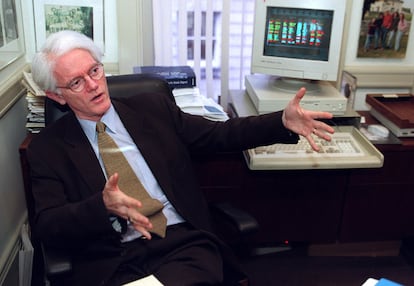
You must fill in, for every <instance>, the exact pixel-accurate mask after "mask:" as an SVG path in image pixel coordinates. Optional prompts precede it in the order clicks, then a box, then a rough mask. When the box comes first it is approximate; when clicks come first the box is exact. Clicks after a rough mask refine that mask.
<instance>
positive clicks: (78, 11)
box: [32, 0, 105, 51]
mask: <svg viewBox="0 0 414 286" xmlns="http://www.w3.org/2000/svg"><path fill="white" fill-rule="evenodd" d="M32 1H33V10H34V21H35V34H36V50H37V51H39V50H40V48H41V47H42V45H43V43H44V42H45V40H46V38H47V37H48V36H49V35H50V34H51V33H54V32H58V31H61V30H74V31H78V32H81V33H83V34H85V35H86V36H88V37H90V38H92V39H93V40H94V42H95V43H96V44H97V45H98V46H99V47H100V48H101V49H102V51H105V24H104V23H105V22H104V0H88V1H85V0H32Z"/></svg>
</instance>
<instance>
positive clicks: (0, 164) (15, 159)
mask: <svg viewBox="0 0 414 286" xmlns="http://www.w3.org/2000/svg"><path fill="white" fill-rule="evenodd" d="M26 114H27V107H26V101H25V99H24V97H21V98H20V99H19V100H18V101H17V102H16V103H15V104H14V105H13V107H12V108H11V109H9V110H8V112H7V113H6V114H5V115H4V116H3V117H2V118H1V119H0V130H1V134H2V135H1V136H0V148H1V152H0V170H1V172H0V182H1V187H0V230H1V231H0V253H1V257H0V270H5V269H3V266H4V265H5V264H6V263H9V262H11V261H13V257H11V259H9V256H10V254H11V253H12V250H13V247H14V246H15V243H16V241H17V238H18V237H19V233H20V228H21V226H22V224H23V223H24V222H25V220H26V217H27V211H26V202H25V197H24V189H23V180H22V175H21V171H20V160H19V153H18V148H19V145H20V143H21V142H22V141H23V139H24V137H25V136H26V128H25V122H26ZM1 282H2V281H0V284H1Z"/></svg>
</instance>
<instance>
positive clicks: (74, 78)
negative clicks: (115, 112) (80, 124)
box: [46, 49, 111, 121]
mask: <svg viewBox="0 0 414 286" xmlns="http://www.w3.org/2000/svg"><path fill="white" fill-rule="evenodd" d="M97 64H99V63H97V62H96V61H95V59H94V58H93V57H92V56H91V55H90V53H89V52H88V51H86V50H82V49H76V50H72V51H70V52H68V53H66V54H64V55H62V56H60V57H58V58H57V59H56V65H55V70H54V76H55V78H56V85H57V86H60V87H63V88H60V91H61V94H56V93H52V92H46V94H47V96H48V97H49V98H51V99H53V100H55V101H57V102H59V103H60V104H65V103H67V104H68V105H69V107H70V108H71V109H72V110H73V112H74V113H75V114H76V116H77V117H78V118H81V119H88V120H93V121H99V120H100V118H101V117H102V116H103V115H104V113H105V112H106V111H107V110H108V109H109V107H110V105H111V101H110V98H109V93H108V86H107V83H106V77H105V75H103V76H102V77H101V78H100V79H98V80H94V79H92V78H91V77H90V75H91V74H93V71H94V67H96V66H97ZM78 80H81V81H83V80H84V87H83V89H82V90H81V91H77V92H76V91H73V90H72V89H70V88H66V87H69V86H70V85H73V83H74V82H79V81H78Z"/></svg>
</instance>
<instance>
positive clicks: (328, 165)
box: [245, 126, 383, 170]
mask: <svg viewBox="0 0 414 286" xmlns="http://www.w3.org/2000/svg"><path fill="white" fill-rule="evenodd" d="M331 137H332V140H331V141H325V140H323V139H320V138H317V137H316V136H314V140H315V142H316V144H318V146H319V147H320V151H319V152H316V151H314V150H312V148H311V146H310V144H309V143H308V141H307V140H306V139H305V138H304V137H300V140H299V142H298V143H297V144H273V145H269V146H261V147H256V148H253V149H249V150H246V151H245V157H246V160H247V163H248V165H249V168H250V169H253V170H263V169H316V168H324V169H332V168H335V169H337V168H368V167H369V168H373V167H381V166H382V164H383V155H382V154H381V153H380V152H379V151H378V150H377V149H376V148H375V147H374V146H373V145H372V144H371V142H369V140H368V139H366V138H365V137H364V136H363V135H362V134H361V133H360V132H359V131H358V130H357V129H355V128H354V127H352V126H342V127H337V128H336V132H335V133H334V134H333V135H332V136H331Z"/></svg>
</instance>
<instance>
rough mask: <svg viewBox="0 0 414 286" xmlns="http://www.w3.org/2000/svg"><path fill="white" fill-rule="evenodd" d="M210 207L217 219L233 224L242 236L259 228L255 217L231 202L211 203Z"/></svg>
mask: <svg viewBox="0 0 414 286" xmlns="http://www.w3.org/2000/svg"><path fill="white" fill-rule="evenodd" d="M210 209H211V212H212V215H213V217H214V219H215V220H216V221H219V223H221V222H223V223H225V224H227V225H231V227H232V228H233V229H235V230H236V231H237V232H238V233H239V234H241V235H242V236H244V235H247V234H251V233H254V232H257V231H258V230H259V224H258V222H257V220H256V219H255V218H254V217H252V216H251V215H250V214H248V213H247V212H245V211H242V210H241V209H238V208H236V207H234V206H232V205H231V204H229V203H210Z"/></svg>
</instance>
